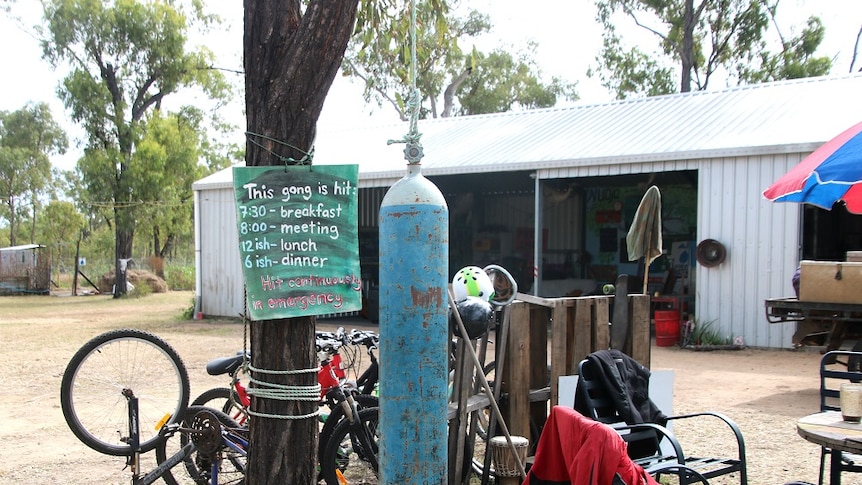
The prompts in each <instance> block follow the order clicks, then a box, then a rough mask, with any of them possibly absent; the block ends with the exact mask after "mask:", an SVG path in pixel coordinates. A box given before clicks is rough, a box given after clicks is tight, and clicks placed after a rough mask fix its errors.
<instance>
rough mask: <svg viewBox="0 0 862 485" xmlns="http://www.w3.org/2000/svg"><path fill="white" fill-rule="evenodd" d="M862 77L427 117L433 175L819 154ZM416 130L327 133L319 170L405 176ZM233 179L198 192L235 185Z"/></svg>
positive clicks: (394, 127)
mask: <svg viewBox="0 0 862 485" xmlns="http://www.w3.org/2000/svg"><path fill="white" fill-rule="evenodd" d="M860 93H862V75H847V76H840V77H818V78H806V79H800V80H793V81H781V82H775V83H763V84H755V85H749V86H741V87H736V88H731V89H726V90H722V91H697V92H693V93H684V94H674V95H668V96H654V97H649V98H640V99H633V100H624V101H615V102H608V103H601V104H587V103H583V104H577V105H573V106H570V107H565V108H549V109H541V110H531V111H517V112H507V113H499V114H491V115H479V116H462V117H455V118H445V119H434V120H423V121H420V122H419V124H418V128H419V132H420V133H421V134H422V138H421V143H422V145H423V147H424V152H425V156H424V158H423V159H422V172H423V173H424V174H425V175H446V174H459V173H476V172H492V171H493V172H500V171H515V170H540V169H547V168H555V167H572V166H587V165H606V164H619V163H633V162H639V163H643V162H654V161H662V160H685V159H692V158H715V157H722V156H745V155H756V154H764V153H788V152H807V151H813V150H814V149H815V148H817V147H818V146H819V145H820V144H822V143H824V142H825V141H827V140H829V139H830V138H832V137H834V136H835V135H837V134H838V133H840V132H841V131H843V130H844V129H846V128H847V127H849V126H851V125H853V124H856V123H858V122H859V121H860V120H862V95H860ZM407 131H408V124H407V123H402V124H388V125H381V126H370V127H357V128H356V129H348V130H339V131H321V132H320V133H319V135H318V140H317V144H316V148H315V158H314V163H316V164H343V163H358V164H359V178H360V181H363V182H364V183H361V186H374V185H389V184H391V183H392V181H394V180H397V179H398V178H400V177H401V176H402V175H403V174H404V170H405V165H406V161H405V160H404V156H403V152H402V150H403V147H404V145H403V144H400V143H399V144H393V145H388V144H387V141H388V140H391V139H399V138H401V137H403V136H404V134H405V133H406V132H407ZM230 177H231V176H230V173H229V171H228V173H226V174H225V173H218V174H214V175H212V176H210V177H207V178H205V179H202V180H200V181H198V182H196V183H195V184H194V186H193V188H195V189H201V188H204V187H207V188H215V187H213V186H212V184H215V185H221V186H224V185H228V184H230Z"/></svg>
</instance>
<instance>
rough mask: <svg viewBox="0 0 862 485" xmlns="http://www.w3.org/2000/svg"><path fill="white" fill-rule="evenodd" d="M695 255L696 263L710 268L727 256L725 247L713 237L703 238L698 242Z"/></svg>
mask: <svg viewBox="0 0 862 485" xmlns="http://www.w3.org/2000/svg"><path fill="white" fill-rule="evenodd" d="M695 256H696V257H697V262H698V263H700V264H702V265H703V266H705V267H707V268H712V267H713V266H718V265H719V264H721V263H723V262H724V258H725V257H727V249H726V248H725V247H724V244H721V243H720V242H718V241H716V240H715V239H704V240H703V241H701V242H700V243H698V245H697V250H696V252H695Z"/></svg>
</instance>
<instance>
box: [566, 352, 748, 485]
mask: <svg viewBox="0 0 862 485" xmlns="http://www.w3.org/2000/svg"><path fill="white" fill-rule="evenodd" d="M603 362H604V363H603ZM611 363H613V364H615V365H614V367H612V368H608V369H603V368H602V366H611V365H612V364H611ZM633 371H635V372H638V373H639V374H640V375H639V376H636V377H635V376H629V377H626V376H627V374H630V373H631V372H633ZM578 376H579V379H578V387H577V391H576V398H575V409H578V410H579V411H581V412H582V413H583V414H584V415H585V416H588V417H590V418H592V419H594V420H596V421H600V422H602V423H605V424H608V425H610V426H611V427H613V428H614V429H615V430H617V431H618V432H619V433H620V434H621V436H622V438H623V439H624V440H625V441H626V442H627V443H628V454H629V456H630V457H631V458H632V459H633V460H634V462H635V463H637V464H639V465H641V466H643V467H644V469H645V470H646V471H647V472H649V473H660V471H659V469H660V468H662V467H664V466H666V465H667V464H668V463H677V464H681V465H685V466H687V467H688V468H690V469H693V470H696V471H697V472H698V473H699V474H700V475H702V476H703V477H706V478H707V479H712V478H714V477H718V476H722V475H727V474H730V473H739V483H740V484H741V485H747V483H748V475H747V467H746V462H745V442H744V440H743V438H742V433H741V432H740V430H739V427H738V426H737V425H736V423H734V422H733V421H732V420H731V419H729V418H728V417H726V416H723V415H721V414H719V413H715V412H700V413H693V414H685V415H678V416H664V415H663V414H662V413H661V412H660V410H658V409H657V408H655V405H654V404H652V402H651V401H650V400H649V397H648V396H647V394H646V392H644V390H638V391H635V390H632V389H630V388H629V387H630V385H629V382H631V381H637V380H638V379H641V380H644V379H646V380H647V382H648V377H649V370H648V369H646V368H645V367H644V366H642V365H640V364H638V363H637V362H636V361H634V359H632V358H631V357H629V356H627V355H625V354H623V353H622V352H620V351H617V350H603V351H598V352H594V353H593V354H590V355H589V356H588V357H587V358H586V359H584V360H582V361H581V362H580V364H579V365H578ZM602 376H612V378H613V379H615V380H616V383H615V384H614V386H615V387H616V389H613V390H611V389H609V388H608V382H606V381H607V377H602ZM646 385H647V386H648V384H646ZM626 396H627V397H626ZM621 401H626V402H621ZM632 408H634V409H632ZM708 416H711V417H714V418H717V419H720V420H721V421H723V422H724V424H726V425H727V426H728V427H729V428H730V431H731V432H732V433H733V436H734V437H735V440H736V445H737V449H738V454H737V456H735V457H730V458H726V457H696V456H688V455H686V454H685V453H684V452H683V448H682V446H681V445H680V443H679V441H678V440H677V439H676V437H675V436H674V435H673V433H671V432H670V431H669V430H668V429H667V428H666V427H665V426H664V425H665V424H666V422H668V421H673V420H682V419H691V418H695V417H708ZM627 418H628V419H627ZM698 480H699V479H698V477H696V476H690V477H685V476H681V482H682V483H693V482H696V481H698Z"/></svg>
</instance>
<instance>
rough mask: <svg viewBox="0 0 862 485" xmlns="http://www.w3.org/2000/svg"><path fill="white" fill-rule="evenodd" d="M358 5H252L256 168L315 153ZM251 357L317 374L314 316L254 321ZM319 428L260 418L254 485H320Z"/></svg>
mask: <svg viewBox="0 0 862 485" xmlns="http://www.w3.org/2000/svg"><path fill="white" fill-rule="evenodd" d="M358 3H359V1H358V0H344V1H338V2H333V1H331V0H312V1H310V2H309V3H308V5H307V6H306V8H305V12H304V14H303V13H302V12H301V6H300V2H284V1H279V0H245V1H244V9H245V19H244V20H245V24H244V25H245V29H244V35H243V53H244V64H245V93H246V126H247V131H248V132H249V135H248V140H247V143H246V164H247V165H249V166H259V165H282V164H285V163H291V162H289V161H288V162H285V161H284V160H289V159H293V160H301V159H302V158H303V157H304V156H305V154H306V153H307V152H310V151H311V148H312V144H313V143H314V136H315V126H316V124H317V119H318V118H319V117H320V111H321V110H322V109H323V101H324V99H325V98H326V94H327V92H328V91H329V87H330V86H331V85H332V81H333V79H335V75H336V74H337V73H338V68H339V66H340V65H341V60H342V58H343V57H344V51H345V50H346V48H347V43H348V41H349V39H350V35H351V34H352V32H353V27H354V23H355V19H356V10H357V7H358ZM274 154H275V155H278V156H275V155H274ZM251 354H252V359H253V364H254V367H256V368H259V369H267V370H299V369H311V368H316V367H317V365H318V363H317V361H316V355H315V348H314V318H311V317H305V318H291V319H278V320H269V321H263V322H252V323H251ZM255 377H256V378H260V379H262V380H264V379H265V380H268V381H269V380H272V381H274V382H282V383H284V384H291V385H302V386H308V385H314V384H315V382H316V379H317V375H316V374H298V375H293V376H273V375H266V374H264V375H262V376H255ZM316 408H317V404H316V403H313V402H298V401H278V400H268V399H261V398H255V399H254V400H253V401H252V403H251V409H252V411H255V412H263V413H267V414H275V415H305V414H308V413H311V412H313V411H314V410H315V409H316ZM317 426H318V425H317V420H316V419H300V420H288V419H273V418H262V417H253V418H252V419H251V421H250V425H249V439H250V447H249V455H248V466H247V469H246V483H253V484H256V485H265V484H273V485H275V484H278V485H281V484H285V483H290V484H297V485H303V484H307V485H311V484H314V483H316V481H317V441H318V435H317V433H318V431H317Z"/></svg>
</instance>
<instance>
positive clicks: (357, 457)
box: [320, 408, 380, 485]
mask: <svg viewBox="0 0 862 485" xmlns="http://www.w3.org/2000/svg"><path fill="white" fill-rule="evenodd" d="M379 419H380V409H379V408H368V409H363V410H361V411H359V421H360V423H362V426H361V429H362V431H363V432H367V433H368V436H369V437H370V438H371V443H370V449H368V450H366V449H365V448H367V447H366V446H364V445H363V444H362V442H363V441H364V440H362V439H361V438H360V437H359V436H354V427H353V425H352V423H350V421H348V420H346V419H343V420H341V422H340V423H338V424H337V425H336V426H335V429H334V430H333V431H332V436H331V438H330V440H329V442H328V443H327V444H326V450H325V451H324V453H323V460H321V462H320V469H321V474H322V475H323V479H324V480H325V481H326V484H327V485H339V483H340V482H339V479H338V476H337V474H336V470H339V471H340V472H341V474H342V475H343V476H344V478H345V479H346V480H347V482H348V483H363V484H366V485H376V484H378V483H379V480H378V469H377V467H375V466H374V465H373V464H372V462H373V463H377V459H378V458H377V457H378V454H379V446H378V437H379V432H378V423H379Z"/></svg>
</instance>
